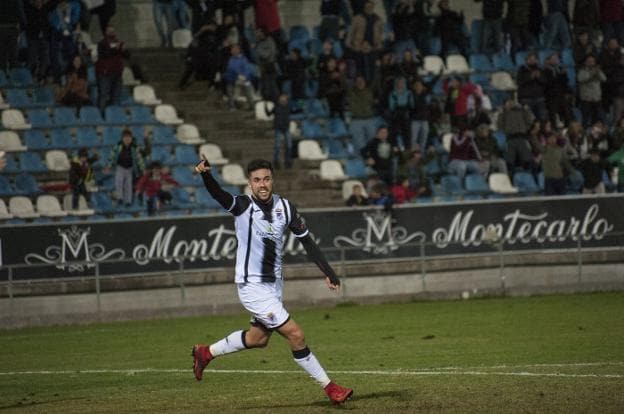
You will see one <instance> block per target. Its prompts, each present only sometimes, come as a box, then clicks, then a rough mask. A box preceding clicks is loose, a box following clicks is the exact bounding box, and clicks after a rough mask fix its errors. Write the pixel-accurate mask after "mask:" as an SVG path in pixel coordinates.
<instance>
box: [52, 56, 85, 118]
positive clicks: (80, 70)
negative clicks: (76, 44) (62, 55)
mask: <svg viewBox="0 0 624 414" xmlns="http://www.w3.org/2000/svg"><path fill="white" fill-rule="evenodd" d="M65 76H66V77H67V80H66V82H65V86H64V87H63V89H62V90H61V91H60V93H59V95H58V97H57V101H58V102H59V103H60V104H61V105H65V106H74V107H77V108H80V107H81V106H84V105H90V104H91V99H90V98H89V85H88V82H87V68H86V67H85V66H84V65H83V63H82V58H81V57H80V56H79V55H76V56H74V59H73V60H72V63H71V65H70V67H69V68H68V69H67V72H66V74H65Z"/></svg>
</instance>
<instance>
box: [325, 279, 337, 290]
mask: <svg viewBox="0 0 624 414" xmlns="http://www.w3.org/2000/svg"><path fill="white" fill-rule="evenodd" d="M325 284H326V285H327V287H328V288H329V290H335V291H336V292H340V280H336V281H335V282H332V281H331V279H330V278H329V277H325Z"/></svg>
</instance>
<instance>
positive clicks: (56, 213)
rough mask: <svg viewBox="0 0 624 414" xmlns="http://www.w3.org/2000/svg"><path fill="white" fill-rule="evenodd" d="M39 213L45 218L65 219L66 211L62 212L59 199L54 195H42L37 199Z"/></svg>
mask: <svg viewBox="0 0 624 414" xmlns="http://www.w3.org/2000/svg"><path fill="white" fill-rule="evenodd" d="M37 212H39V214H40V215H42V216H44V217H65V216H66V215H67V212H66V211H63V210H61V204H60V203H59V201H58V198H56V197H54V196H53V195H48V194H45V195H40V196H39V197H37Z"/></svg>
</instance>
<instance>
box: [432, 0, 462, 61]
mask: <svg viewBox="0 0 624 414" xmlns="http://www.w3.org/2000/svg"><path fill="white" fill-rule="evenodd" d="M438 7H439V8H440V15H439V16H438V17H437V19H436V21H435V25H434V28H433V33H434V34H436V35H437V36H439V37H440V41H441V43H442V50H441V51H440V55H441V56H442V57H443V58H445V57H446V55H447V54H448V51H449V47H450V46H451V45H454V46H455V47H457V48H458V49H459V53H461V54H462V55H464V56H467V54H468V40H467V39H466V36H465V35H464V32H463V27H464V15H463V13H458V12H456V11H453V10H451V8H450V6H449V1H448V0H440V2H439V3H438Z"/></svg>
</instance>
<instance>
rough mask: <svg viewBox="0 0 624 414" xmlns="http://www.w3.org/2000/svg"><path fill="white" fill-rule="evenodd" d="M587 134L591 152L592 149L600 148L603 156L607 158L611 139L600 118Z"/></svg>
mask: <svg viewBox="0 0 624 414" xmlns="http://www.w3.org/2000/svg"><path fill="white" fill-rule="evenodd" d="M587 135H588V137H587V138H588V144H589V151H590V153H591V150H598V151H599V152H600V157H601V158H607V156H608V155H609V149H610V141H611V139H610V137H609V134H608V132H607V128H606V127H605V125H604V123H603V122H602V121H600V120H598V121H596V122H595V123H594V124H593V125H592V127H591V129H590V130H589V133H588V134H587ZM584 158H585V157H584Z"/></svg>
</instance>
